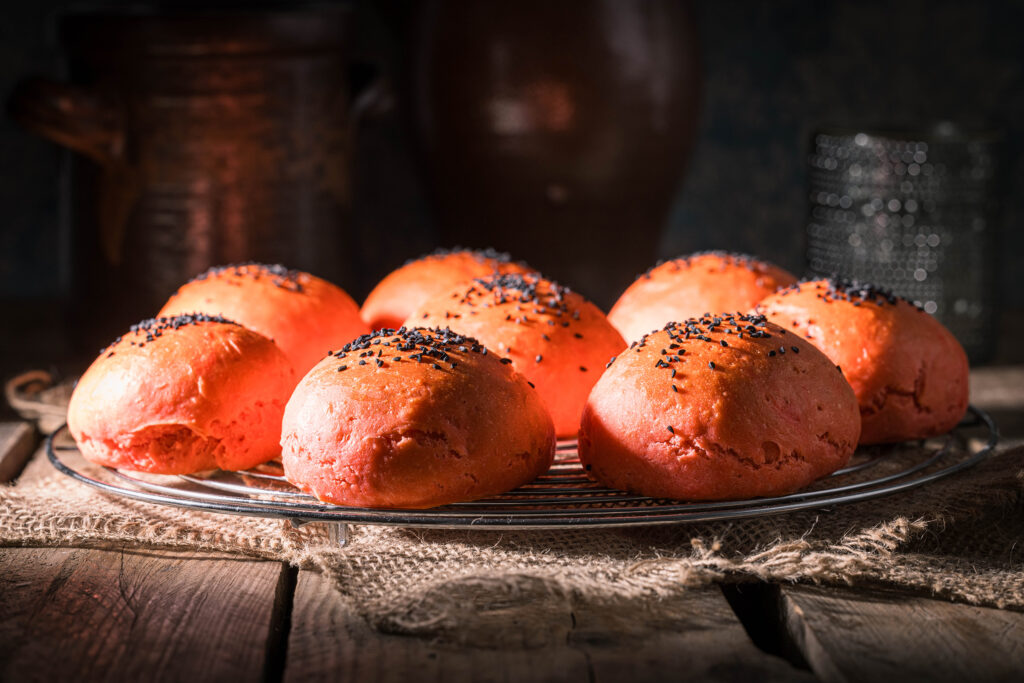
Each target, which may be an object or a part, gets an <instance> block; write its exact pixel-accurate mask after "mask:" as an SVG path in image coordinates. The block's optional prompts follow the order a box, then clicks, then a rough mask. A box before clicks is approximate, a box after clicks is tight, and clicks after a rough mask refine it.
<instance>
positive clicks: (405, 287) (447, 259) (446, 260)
mask: <svg viewBox="0 0 1024 683" xmlns="http://www.w3.org/2000/svg"><path fill="white" fill-rule="evenodd" d="M528 272H530V268H529V267H528V266H526V265H525V264H522V263H513V262H512V261H511V260H510V258H509V255H508V254H505V253H502V252H498V251H495V250H494V249H483V250H473V249H462V248H460V247H456V248H455V249H438V250H437V251H435V252H434V253H432V254H427V255H426V256H421V257H420V258H418V259H416V260H414V261H407V262H406V263H405V265H404V266H402V267H401V268H399V269H398V270H395V271H392V272H391V273H390V274H389V275H388V276H387V277H385V278H384V279H383V280H381V281H380V282H379V283H378V284H377V286H376V287H374V288H373V291H372V292H370V295H369V296H368V297H366V301H364V302H363V308H362V315H363V320H365V321H366V322H367V324H368V325H369V326H370V329H371V330H379V329H381V328H382V327H398V326H399V325H401V324H402V323H403V322H405V320H406V318H408V317H409V315H410V314H411V313H412V312H413V311H414V310H416V309H417V308H418V307H419V306H420V305H421V304H423V302H425V301H427V300H428V299H430V298H431V297H434V296H437V295H438V294H443V293H444V292H447V291H448V290H450V289H452V288H453V287H455V286H457V285H459V284H461V283H463V282H469V281H470V280H472V279H473V278H478V277H487V276H490V275H495V274H502V273H528Z"/></svg>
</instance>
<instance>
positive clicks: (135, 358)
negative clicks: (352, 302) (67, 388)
mask: <svg viewBox="0 0 1024 683" xmlns="http://www.w3.org/2000/svg"><path fill="white" fill-rule="evenodd" d="M294 385H295V375H294V371H293V370H292V367H291V363H290V362H289V361H288V359H287V358H286V357H285V355H284V354H283V353H282V352H281V350H280V349H279V348H278V347H277V346H276V345H275V344H274V343H273V342H271V341H270V340H269V339H267V338H266V337H264V336H263V335H261V334H259V333H257V332H254V331H252V330H250V329H247V328H245V327H242V326H241V325H238V324H237V323H234V322H232V321H230V320H227V319H225V318H223V317H221V316H210V315H205V314H202V313H197V314H194V315H181V316H175V317H161V318H155V319H152V320H145V321H143V322H141V323H139V324H137V325H134V326H132V328H131V331H130V332H129V333H127V334H125V335H123V336H122V337H118V339H117V340H116V341H114V343H113V344H111V345H110V346H108V347H107V348H105V349H103V351H102V352H101V353H100V356H99V357H98V358H97V359H96V360H95V361H94V362H93V364H92V365H91V366H89V369H88V370H86V372H85V374H83V375H82V377H81V378H80V379H79V380H78V384H77V385H76V386H75V390H74V393H73V394H72V396H71V401H70V403H69V405H68V426H69V428H70V430H71V433H72V435H73V436H74V437H75V439H76V440H77V441H79V443H80V444H83V443H86V442H88V443H89V444H92V445H96V446H97V448H100V449H101V450H102V451H103V452H104V453H105V452H107V451H110V456H109V459H111V461H112V462H123V463H128V464H129V467H130V469H140V470H145V471H154V472H157V471H163V472H174V471H178V472H181V471H196V470H197V469H204V468H211V467H222V468H225V469H237V468H239V467H242V468H244V467H249V466H252V465H254V464H256V463H258V462H263V461H265V460H268V459H270V458H271V457H273V456H274V455H275V454H276V452H278V451H277V449H275V448H274V446H275V445H276V441H277V438H278V435H279V434H280V416H281V414H282V412H283V410H284V404H285V402H286V401H287V399H288V395H289V394H290V392H291V389H292V387H294ZM274 420H276V422H274ZM236 426H237V427H236ZM236 429H243V430H247V431H248V437H249V439H248V441H246V442H245V443H244V444H237V445H236V444H231V445H230V448H227V447H225V448H218V449H216V450H215V451H211V452H209V453H203V454H200V455H202V456H203V458H205V459H203V458H200V459H199V460H196V461H195V462H193V463H192V464H193V465H194V466H193V467H185V468H184V469H175V468H176V467H180V466H183V465H184V464H185V463H183V462H174V461H173V460H175V459H178V460H180V459H181V458H183V454H182V453H177V452H175V451H174V449H173V448H172V444H170V443H166V444H162V445H161V444H156V443H151V442H152V441H154V440H158V437H160V436H161V435H164V436H168V435H171V434H172V432H173V436H174V439H176V440H182V439H184V438H185V437H187V439H197V440H199V441H204V440H205V441H209V442H212V441H221V440H224V439H228V438H229V436H230V434H232V433H233V431H234V430H236ZM264 432H267V433H268V434H269V437H268V439H261V438H259V437H261V436H263V433H264ZM262 441H267V443H269V447H268V448H269V449H270V450H269V452H268V449H267V448H262V447H261V444H262ZM255 442H261V443H255ZM157 446H160V448H157ZM258 446H260V448H256V447H258ZM183 448H191V446H188V445H183ZM254 448H256V450H253V449H254ZM93 450H95V449H93ZM136 451H137V452H138V453H139V454H141V455H139V457H137V458H135V459H134V462H133V457H132V456H133V453H135V452H136ZM158 451H159V452H161V453H164V456H166V458H168V459H169V460H168V462H162V463H161V462H150V461H152V460H156V459H159V458H160V457H163V456H160V455H159V454H158ZM90 452H92V451H90V450H89V448H83V453H84V454H86V455H88V454H89V453H90ZM97 452H99V451H97ZM194 455H196V454H195V453H192V454H191V455H190V457H191V456H194ZM192 460H195V458H192ZM200 460H201V462H200ZM104 464H108V463H106V462H105V463H104Z"/></svg>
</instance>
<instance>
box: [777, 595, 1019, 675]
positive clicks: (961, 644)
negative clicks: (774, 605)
mask: <svg viewBox="0 0 1024 683" xmlns="http://www.w3.org/2000/svg"><path fill="white" fill-rule="evenodd" d="M780 607H781V611H782V618H783V622H784V625H785V628H786V630H787V632H788V633H789V635H790V637H791V638H792V639H793V640H794V641H795V642H796V645H797V646H798V647H799V648H800V650H801V652H802V653H803V655H804V657H805V659H806V660H807V663H808V664H809V665H810V667H811V669H812V670H813V671H814V673H816V674H817V675H818V676H819V677H820V678H821V679H822V680H823V681H829V682H831V681H895V680H898V681H901V682H905V681H1020V680H1022V679H1024V614H1021V613H1018V612H1009V611H1006V610H997V609H987V608H982V607H970V606H967V605H957V604H952V603H948V602H940V601H938V600H930V599H927V598H922V597H907V596H903V595H896V594H888V593H869V592H853V591H849V590H836V589H827V590H826V589H821V588H813V587H802V586H801V587H795V586H794V587H783V588H782V600H781V606H780Z"/></svg>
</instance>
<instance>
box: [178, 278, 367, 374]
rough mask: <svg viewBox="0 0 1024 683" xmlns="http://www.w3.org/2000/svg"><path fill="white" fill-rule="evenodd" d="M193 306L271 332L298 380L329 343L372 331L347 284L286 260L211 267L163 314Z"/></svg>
mask: <svg viewBox="0 0 1024 683" xmlns="http://www.w3.org/2000/svg"><path fill="white" fill-rule="evenodd" d="M193 311H202V312H203V313H207V314H209V315H222V316H224V317H226V318H229V319H231V320H234V321H237V322H238V323H241V324H242V325H245V326H246V327H248V328H249V329H250V330H255V331H256V332H259V333H260V334H262V335H264V336H266V337H270V338H271V339H272V340H274V343H276V344H277V345H278V346H279V347H280V348H281V350H282V351H284V353H285V355H286V356H288V358H289V359H290V360H291V362H292V365H293V366H294V367H295V371H296V375H297V376H296V381H298V379H299V378H301V377H302V375H304V374H305V373H306V371H307V370H309V369H310V368H311V367H313V366H314V365H315V364H316V362H317V361H318V360H320V359H321V358H323V357H324V354H326V353H327V350H328V349H332V348H337V347H339V346H341V345H342V344H345V343H346V342H349V341H351V340H353V339H355V338H356V337H358V336H359V335H361V334H364V333H366V332H367V331H369V330H368V328H367V326H366V324H365V323H364V322H363V320H362V318H360V317H359V307H358V306H357V305H356V302H355V301H353V300H352V297H350V296H349V295H348V294H346V293H345V291H344V290H343V289H341V288H339V287H336V286H335V285H332V284H331V283H330V282H327V281H326V280H321V279H320V278H318V277H315V276H313V275H310V274H309V273H304V272H302V271H298V270H289V269H288V268H285V267H284V266H281V265H266V264H262V263H242V264H238V265H232V266H218V267H216V268H211V269H210V270H208V271H206V272H205V273H203V274H202V275H199V276H197V277H195V278H194V279H192V280H191V281H190V282H188V283H187V284H185V285H183V286H182V287H181V288H180V289H178V291H177V292H176V293H175V294H174V295H173V296H171V298H170V299H169V300H168V301H167V303H166V304H164V307H163V308H162V309H160V313H159V315H161V316H173V315H178V314H181V313H190V312H193Z"/></svg>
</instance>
